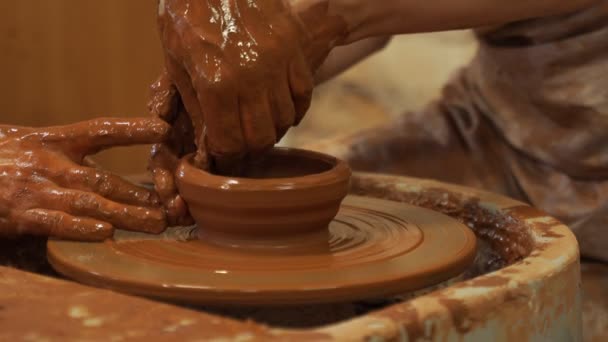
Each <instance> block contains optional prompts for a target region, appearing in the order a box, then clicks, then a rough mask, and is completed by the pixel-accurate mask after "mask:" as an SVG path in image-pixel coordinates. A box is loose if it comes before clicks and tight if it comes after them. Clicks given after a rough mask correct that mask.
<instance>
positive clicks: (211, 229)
mask: <svg viewBox="0 0 608 342" xmlns="http://www.w3.org/2000/svg"><path fill="white" fill-rule="evenodd" d="M191 161H192V157H191V156H188V157H186V158H184V159H183V160H182V162H181V163H180V165H179V167H178V169H177V186H178V189H179V192H180V194H181V195H182V197H183V198H184V200H185V201H186V203H187V204H188V207H189V209H190V213H191V214H192V216H193V217H194V219H195V221H196V223H197V224H198V227H199V228H200V231H201V232H202V234H204V235H216V236H228V237H247V238H264V239H265V238H272V237H280V236H292V237H293V236H294V235H297V234H303V233H311V232H317V231H323V230H326V229H327V227H328V225H329V223H330V222H331V220H332V219H333V218H334V217H335V216H336V214H337V213H338V209H339V208H340V203H341V202H342V200H343V199H344V197H345V196H346V194H347V193H348V188H349V184H350V177H351V171H350V168H349V167H348V165H347V164H346V163H345V162H344V161H341V160H338V159H336V158H334V157H331V156H328V155H325V154H321V153H317V152H311V151H305V150H299V149H291V148H274V149H273V150H271V151H269V152H268V153H266V154H265V155H264V156H263V157H260V158H255V159H254V160H252V161H246V162H244V163H243V165H242V166H241V170H240V173H239V176H238V177H233V176H223V175H216V174H211V173H209V172H206V171H204V170H201V169H198V168H196V167H194V166H193V165H192V163H191Z"/></svg>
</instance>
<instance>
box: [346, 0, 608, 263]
mask: <svg viewBox="0 0 608 342" xmlns="http://www.w3.org/2000/svg"><path fill="white" fill-rule="evenodd" d="M478 37H479V39H480V48H479V52H478V54H477V56H476V58H475V59H474V61H473V62H472V63H471V64H470V65H469V66H468V67H466V68H465V69H463V70H462V71H461V72H460V73H459V74H458V75H457V77H455V78H454V79H453V81H452V82H450V83H449V84H448V85H447V86H446V87H445V89H444V92H443V97H442V98H441V100H440V101H438V102H436V103H433V104H432V105H431V106H429V107H428V109H427V110H426V111H424V112H421V113H411V114H407V115H404V116H403V117H402V118H401V119H400V121H399V122H397V123H391V124H390V125H388V126H386V127H385V128H383V129H380V130H373V131H369V132H365V133H363V134H359V135H357V136H356V137H354V138H353V139H354V141H352V142H350V143H352V145H351V150H350V151H349V154H348V155H347V156H343V157H345V158H347V159H349V160H350V161H351V164H352V165H353V167H354V168H355V169H359V170H367V171H381V172H390V173H398V174H406V175H410V176H416V177H425V178H435V179H439V180H443V181H448V182H453V183H459V184H464V185H468V186H473V187H479V188H485V189H488V190H491V191H495V192H499V193H503V194H506V195H508V196H511V197H514V198H517V199H520V200H524V201H527V202H529V203H531V204H532V205H534V206H536V207H538V208H540V209H543V210H544V211H546V212H548V213H549V214H551V215H553V216H556V217H558V218H560V219H561V220H563V221H564V222H565V223H567V224H569V225H570V227H571V228H572V229H573V231H574V232H575V234H576V235H577V237H578V238H579V242H580V244H581V250H582V253H583V255H584V256H588V257H592V258H597V259H601V260H603V261H606V262H608V225H607V224H608V1H603V2H601V3H600V4H598V5H596V6H595V7H594V8H591V9H588V10H585V11H582V12H579V13H575V14H571V15H566V16H562V17H556V18H548V19H538V20H529V21H525V22H519V23H513V24H510V25H506V26H503V27H500V28H495V29H491V30H485V31H483V32H481V31H479V32H478Z"/></svg>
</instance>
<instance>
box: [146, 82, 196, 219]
mask: <svg viewBox="0 0 608 342" xmlns="http://www.w3.org/2000/svg"><path fill="white" fill-rule="evenodd" d="M151 90H152V93H151V97H150V101H149V103H148V108H149V110H150V113H151V114H152V116H154V117H157V118H160V119H162V120H164V121H165V122H167V123H169V124H170V125H171V131H170V133H169V136H168V138H167V140H165V141H163V142H162V143H159V144H155V145H153V146H152V152H151V158H150V165H149V169H150V171H151V172H152V175H153V179H154V187H155V189H156V192H157V193H158V195H159V196H160V200H161V201H162V203H163V205H164V206H165V208H166V214H167V221H168V222H169V225H171V226H176V225H190V224H192V223H193V222H194V221H193V220H192V218H191V217H190V215H189V212H188V207H187V206H186V203H185V202H184V200H183V199H182V198H181V196H180V195H179V193H178V192H177V185H176V183H175V177H174V174H175V169H176V167H177V165H178V163H179V160H180V159H181V158H182V157H183V156H185V155H187V154H190V153H193V152H195V151H196V145H194V140H195V139H194V130H193V127H192V122H191V120H190V117H189V116H188V114H187V113H186V111H185V109H184V106H183V104H182V101H181V98H180V96H179V94H178V92H177V89H176V88H175V86H174V85H173V84H172V82H171V80H170V79H169V77H168V75H167V72H166V71H163V72H162V74H161V75H160V77H159V78H158V80H156V82H154V84H152V87H151ZM203 151H204V149H199V150H198V151H197V157H198V159H199V161H200V166H202V167H204V168H206V161H205V160H202V161H201V159H204V158H205V155H204V152H203Z"/></svg>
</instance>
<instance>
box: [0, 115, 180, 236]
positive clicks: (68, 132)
mask: <svg viewBox="0 0 608 342" xmlns="http://www.w3.org/2000/svg"><path fill="white" fill-rule="evenodd" d="M168 132H169V125H167V124H166V123H165V122H163V121H162V120H159V119H96V120H91V121H86V122H81V123H77V124H73V125H67V126H56V127H47V128H29V127H10V126H0V189H2V191H0V235H5V236H6V235H19V234H34V235H46V236H53V237H61V238H67V239H78V240H89V241H93V240H102V239H104V238H108V237H110V236H112V233H113V230H114V228H120V229H128V230H135V231H142V232H149V233H160V232H161V231H163V230H164V229H165V228H166V226H167V223H166V219H165V213H164V210H163V209H162V208H161V207H160V205H159V200H158V196H157V195H156V194H155V193H154V192H152V191H149V190H147V189H145V188H141V187H139V186H136V185H134V184H131V183H129V182H127V181H126V180H124V179H122V178H120V177H118V176H116V175H113V174H111V173H109V172H107V171H103V170H100V169H96V168H92V167H90V166H87V165H86V163H85V161H84V159H85V157H86V156H87V155H89V154H93V153H96V152H98V151H100V150H102V149H106V148H110V147H114V146H126V145H134V144H153V143H159V142H162V141H165V140H166V138H167V134H168Z"/></svg>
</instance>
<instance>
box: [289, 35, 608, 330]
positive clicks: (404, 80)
mask: <svg viewBox="0 0 608 342" xmlns="http://www.w3.org/2000/svg"><path fill="white" fill-rule="evenodd" d="M475 49H476V43H475V41H474V39H473V37H472V35H471V34H470V33H469V32H450V33H439V34H426V35H414V36H409V37H402V38H397V39H394V40H393V41H392V42H391V44H389V46H388V47H387V48H386V49H385V50H384V51H382V52H381V53H379V54H377V55H376V56H374V57H372V58H370V59H369V60H367V61H365V62H363V63H361V64H360V65H358V66H356V67H355V68H353V69H351V70H349V71H348V72H347V73H345V74H343V75H341V76H340V77H338V78H337V79H335V80H333V81H331V82H329V83H327V84H325V85H323V86H321V87H320V88H318V90H317V91H316V93H315V99H314V101H313V107H312V108H311V111H310V112H309V114H308V116H307V118H306V120H304V122H303V123H302V124H301V126H300V127H299V128H297V129H295V130H293V131H292V132H291V133H290V134H289V135H288V136H287V137H286V139H285V141H284V142H283V143H284V144H285V145H294V146H302V145H305V144H306V143H307V142H310V141H318V140H319V139H324V138H328V137H331V136H333V135H337V134H346V133H350V132H356V131H358V130H361V129H364V128H366V127H371V126H374V125H378V124H381V123H383V122H385V121H386V120H389V119H390V118H392V117H395V116H397V115H401V114H403V113H406V112H408V111H412V110H417V109H420V108H421V107H422V106H424V105H425V104H426V103H427V102H428V101H429V100H431V99H433V98H434V97H437V96H438V95H439V91H440V89H441V85H442V84H444V83H445V82H446V81H447V80H448V78H449V77H450V75H451V74H452V73H453V72H454V70H455V69H457V68H458V67H459V66H461V65H464V64H466V63H467V62H468V61H469V60H470V58H471V57H472V56H473V54H474V52H475ZM582 272H583V291H584V302H583V311H584V313H583V326H584V333H585V340H586V341H608V266H607V265H602V264H597V263H593V262H588V261H584V262H583V267H582Z"/></svg>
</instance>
